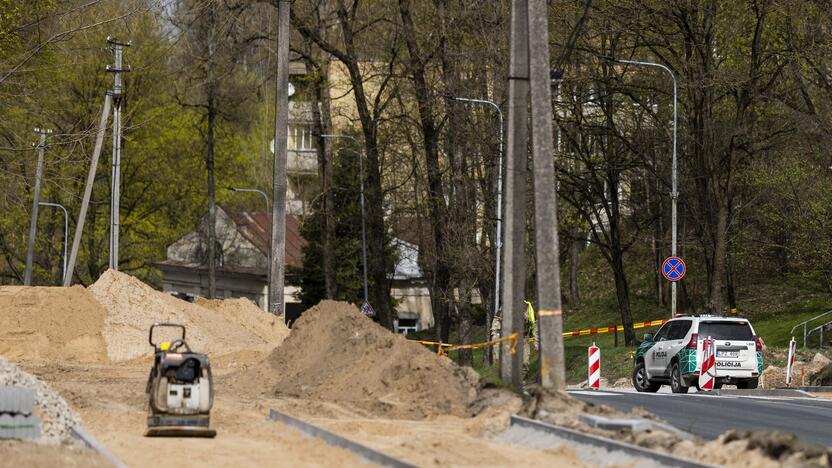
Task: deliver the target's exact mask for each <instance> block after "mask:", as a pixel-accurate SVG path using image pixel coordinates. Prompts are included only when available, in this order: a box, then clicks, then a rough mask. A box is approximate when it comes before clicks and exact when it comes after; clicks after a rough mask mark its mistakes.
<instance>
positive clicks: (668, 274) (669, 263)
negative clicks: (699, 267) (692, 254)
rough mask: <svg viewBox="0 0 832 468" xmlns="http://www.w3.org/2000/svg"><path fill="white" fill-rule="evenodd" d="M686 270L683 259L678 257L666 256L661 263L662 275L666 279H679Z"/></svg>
mask: <svg viewBox="0 0 832 468" xmlns="http://www.w3.org/2000/svg"><path fill="white" fill-rule="evenodd" d="M686 271H687V266H686V265H685V261H684V260H682V259H681V258H679V257H667V259H665V261H664V263H662V275H663V276H664V277H665V278H666V279H667V280H668V281H679V280H680V279H682V278H684V277H685V272H686Z"/></svg>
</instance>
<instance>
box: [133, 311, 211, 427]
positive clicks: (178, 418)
mask: <svg viewBox="0 0 832 468" xmlns="http://www.w3.org/2000/svg"><path fill="white" fill-rule="evenodd" d="M172 330H173V331H176V332H178V333H176V334H175V335H174V336H179V337H178V338H174V339H173V340H171V341H157V340H156V339H154V332H156V333H157V334H158V335H163V336H165V337H167V336H170V332H171V331H172ZM148 341H150V345H151V346H153V348H154V350H155V352H154V357H153V368H152V369H151V370H150V377H149V378H148V379H147V390H146V391H147V400H148V411H147V431H146V432H145V433H144V435H145V436H148V437H214V436H215V435H217V431H215V430H214V429H211V428H210V427H209V420H210V412H211V406H212V405H213V404H214V390H213V378H212V377H211V365H210V364H209V363H208V356H206V355H205V354H200V353H195V352H193V351H191V348H190V346H188V343H186V342H185V327H184V326H182V325H179V324H175V323H155V324H153V326H151V327H150V336H149V337H148Z"/></svg>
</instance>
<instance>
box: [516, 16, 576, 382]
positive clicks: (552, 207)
mask: <svg viewBox="0 0 832 468" xmlns="http://www.w3.org/2000/svg"><path fill="white" fill-rule="evenodd" d="M528 4H529V6H528V15H529V57H530V59H531V62H530V63H529V79H530V89H531V107H532V161H533V167H534V250H535V261H536V265H537V275H536V277H537V278H536V279H537V285H536V286H537V307H538V309H537V310H538V315H539V317H540V320H539V324H540V325H539V327H540V336H539V339H540V383H541V385H542V386H543V387H544V388H550V389H553V390H565V389H566V376H565V374H564V364H563V316H562V314H561V299H560V264H559V261H560V259H559V250H558V216H557V191H556V185H555V159H554V152H553V143H552V139H553V135H552V87H551V76H550V70H549V16H548V14H547V2H546V0H528ZM515 274H516V273H515Z"/></svg>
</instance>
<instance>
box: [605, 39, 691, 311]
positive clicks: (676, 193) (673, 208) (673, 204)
mask: <svg viewBox="0 0 832 468" xmlns="http://www.w3.org/2000/svg"><path fill="white" fill-rule="evenodd" d="M600 57H601V58H602V59H604V60H607V61H610V62H615V63H626V64H630V65H639V66H644V67H655V68H661V69H662V70H664V71H666V72H667V73H668V74H669V75H670V78H671V79H672V80H673V162H672V163H671V176H670V178H671V191H670V200H671V205H670V206H671V215H670V217H671V223H672V225H673V229H672V234H671V244H670V255H672V256H674V257H675V256H676V232H677V231H676V224H677V223H676V200H677V199H678V198H679V191H678V190H677V184H676V112H677V106H678V104H677V103H678V97H677V92H676V75H674V74H673V71H672V70H670V68H668V67H666V66H664V65H662V64H660V63H653V62H641V61H638V60H624V59H620V58H616V57H610V56H608V55H602V56H600ZM670 291H671V299H670V316H671V317H675V316H676V281H673V282H671V283H670Z"/></svg>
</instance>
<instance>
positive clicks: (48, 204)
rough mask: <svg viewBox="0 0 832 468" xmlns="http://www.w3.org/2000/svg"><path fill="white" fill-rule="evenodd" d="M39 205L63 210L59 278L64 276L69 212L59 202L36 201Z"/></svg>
mask: <svg viewBox="0 0 832 468" xmlns="http://www.w3.org/2000/svg"><path fill="white" fill-rule="evenodd" d="M38 205H40V206H51V207H53V208H60V209H62V210H64V256H63V267H62V268H61V278H63V277H65V276H66V246H67V243H68V236H69V213H67V211H66V208H64V206H63V205H61V204H59V203H48V202H38Z"/></svg>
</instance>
